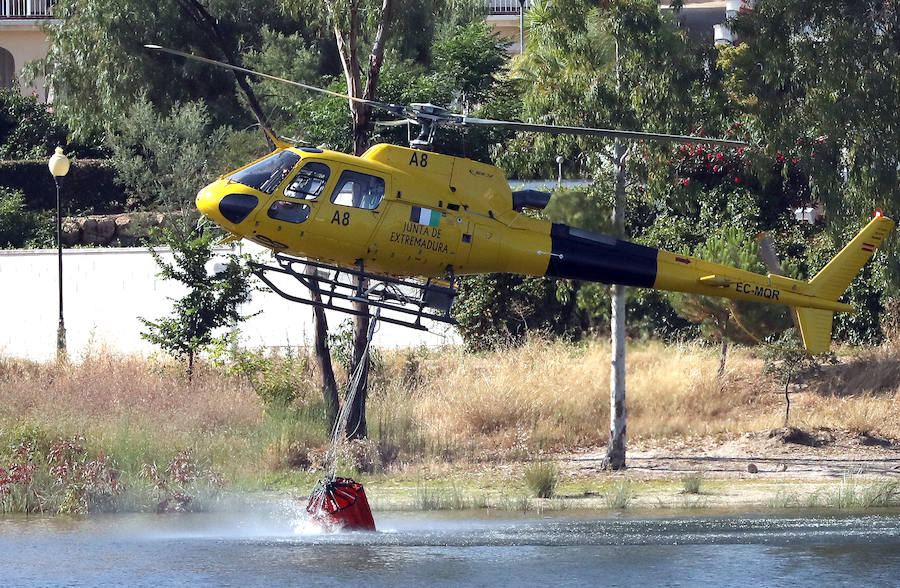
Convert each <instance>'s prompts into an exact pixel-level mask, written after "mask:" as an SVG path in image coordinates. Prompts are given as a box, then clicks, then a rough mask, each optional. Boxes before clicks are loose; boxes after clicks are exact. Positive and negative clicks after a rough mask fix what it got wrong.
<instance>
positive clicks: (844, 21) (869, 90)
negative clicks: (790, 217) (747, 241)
mask: <svg viewBox="0 0 900 588" xmlns="http://www.w3.org/2000/svg"><path fill="white" fill-rule="evenodd" d="M898 11H900V8H898V4H897V2H896V1H888V0H861V1H859V2H841V1H839V0H826V1H824V2H822V1H813V0H767V1H765V2H760V3H759V5H758V6H757V7H756V10H754V11H752V12H747V13H741V14H740V15H739V16H738V17H737V18H736V19H735V21H734V23H733V24H732V28H733V30H734V31H735V32H736V33H737V34H738V35H739V36H740V37H741V38H742V39H744V40H745V41H746V44H742V45H740V46H738V47H735V48H732V49H728V50H726V51H724V52H723V53H722V58H721V59H720V61H719V64H720V67H721V68H722V70H723V71H724V73H725V74H726V76H727V78H726V83H727V87H728V90H729V91H730V93H731V97H732V99H733V101H734V103H735V104H736V105H737V106H739V107H740V109H741V111H742V113H743V115H744V117H745V120H746V122H747V124H748V126H749V127H750V129H751V131H752V132H753V133H754V136H755V137H759V138H761V139H762V144H763V146H764V154H765V156H766V158H767V159H768V160H769V161H771V160H772V159H773V158H775V157H777V155H778V154H781V155H782V156H783V157H784V160H783V165H784V167H785V168H792V167H801V168H802V169H804V170H806V172H807V175H808V190H809V196H810V199H811V200H820V201H821V202H823V203H824V205H825V209H826V214H827V218H828V224H829V229H830V232H831V234H832V236H833V237H834V238H835V239H837V238H838V235H840V234H841V233H842V232H843V230H844V228H845V227H846V226H847V225H854V226H855V225H858V222H859V220H860V219H864V218H870V217H871V215H872V212H873V210H874V209H879V210H883V211H884V212H885V213H886V214H893V215H895V216H896V215H897V214H898V213H900V182H898V171H900V132H898V128H900V103H898V92H897V88H898V87H900V47H898V44H897V39H898V37H900V29H898V26H900V21H898ZM898 243H900V241H898V240H897V239H893V240H891V241H890V242H889V243H887V245H888V249H889V251H890V255H891V258H892V259H891V262H890V263H888V264H885V265H886V266H887V267H890V268H893V269H892V270H891V272H890V273H891V275H890V276H889V277H890V285H891V287H892V289H893V290H894V291H896V289H897V287H898V286H900V271H898V270H897V268H898V267H900V264H898V263H897V258H898V255H900V246H898Z"/></svg>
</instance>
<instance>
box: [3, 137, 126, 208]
mask: <svg viewBox="0 0 900 588" xmlns="http://www.w3.org/2000/svg"><path fill="white" fill-rule="evenodd" d="M51 151H52V150H51ZM51 151H48V152H47V155H46V157H45V158H43V159H29V160H14V161H0V178H2V180H0V184H2V185H3V186H6V187H7V188H11V189H13V190H20V191H21V192H22V193H23V194H24V195H25V208H26V209H28V210H50V209H56V185H55V184H54V183H53V176H51V175H50V171H49V170H48V169H47V159H48V158H49V157H50V153H51ZM60 197H61V204H62V209H63V213H64V214H66V213H67V211H92V212H95V213H98V214H107V213H116V212H123V211H124V210H125V204H126V195H125V191H124V190H123V189H122V187H121V186H119V185H117V184H116V183H115V170H113V168H112V166H111V165H110V163H109V161H107V160H104V159H73V160H72V164H71V167H70V168H69V173H68V174H67V175H66V177H65V179H64V180H63V184H62V188H61V191H60Z"/></svg>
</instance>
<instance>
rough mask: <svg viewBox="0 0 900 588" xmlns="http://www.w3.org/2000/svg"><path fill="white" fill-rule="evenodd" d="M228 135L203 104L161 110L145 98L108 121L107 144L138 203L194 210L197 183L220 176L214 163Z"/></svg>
mask: <svg viewBox="0 0 900 588" xmlns="http://www.w3.org/2000/svg"><path fill="white" fill-rule="evenodd" d="M227 133H228V131H227V129H226V128H224V127H218V128H215V127H214V126H213V122H212V120H211V117H210V115H209V112H208V110H207V108H206V106H205V105H204V104H202V103H197V102H193V103H187V104H177V103H176V104H175V105H174V106H173V107H172V109H171V111H170V112H168V113H167V114H160V113H159V112H157V110H156V108H155V107H154V106H153V105H152V104H151V103H150V101H149V100H148V99H147V98H146V97H141V98H140V99H139V100H138V101H137V102H135V103H134V104H133V105H132V106H131V107H130V108H129V109H128V111H127V113H126V114H125V115H124V116H123V117H122V118H120V119H117V120H115V121H114V122H112V123H110V124H109V126H108V127H107V133H106V145H107V146H108V147H109V149H110V150H111V151H112V157H111V158H110V160H111V163H112V166H113V168H114V169H115V170H116V181H117V182H119V183H120V184H121V185H122V186H124V187H125V188H126V190H127V191H128V194H129V197H130V198H131V200H132V202H133V204H134V205H136V206H151V205H152V206H155V207H157V208H164V209H166V210H173V209H175V210H177V209H182V210H184V209H186V208H190V209H191V210H193V201H194V196H195V195H196V193H197V189H198V186H200V185H202V184H204V183H208V181H210V180H212V179H213V178H214V177H215V176H216V175H217V174H218V170H216V169H215V168H214V165H215V161H216V158H217V156H218V154H219V153H220V152H221V150H222V145H223V144H224V143H225V137H226V135H227ZM191 216H196V215H193V214H192V215H191Z"/></svg>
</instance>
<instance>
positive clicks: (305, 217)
mask: <svg viewBox="0 0 900 588" xmlns="http://www.w3.org/2000/svg"><path fill="white" fill-rule="evenodd" d="M330 176H331V168H329V167H328V166H327V165H326V164H324V163H322V162H319V161H309V162H307V163H306V164H304V165H303V167H301V168H300V170H299V171H298V172H297V173H296V175H294V177H293V178H291V179H290V180H289V181H288V182H287V185H286V186H285V187H284V190H282V191H278V190H274V191H273V192H272V193H273V194H274V196H275V197H274V198H273V199H270V200H269V201H268V203H267V206H266V207H265V208H264V209H262V210H260V211H259V213H257V216H256V226H257V231H258V232H257V233H256V235H255V237H254V238H253V240H254V241H257V242H259V243H262V244H264V245H266V246H268V247H273V248H277V249H289V250H291V251H308V248H309V245H308V243H304V239H305V234H306V232H307V230H308V228H309V226H310V224H311V223H309V222H308V221H309V219H310V218H311V217H314V216H315V215H316V213H317V210H318V207H319V203H318V199H319V195H320V194H321V193H322V192H323V190H324V189H325V185H326V184H327V183H328V179H329V177H330Z"/></svg>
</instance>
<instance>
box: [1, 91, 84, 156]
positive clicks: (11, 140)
mask: <svg viewBox="0 0 900 588" xmlns="http://www.w3.org/2000/svg"><path fill="white" fill-rule="evenodd" d="M67 134H68V129H67V128H66V126H65V125H64V124H62V123H60V122H59V120H57V117H56V116H55V115H54V114H53V113H51V112H49V111H48V110H47V105H46V104H39V103H38V101H37V98H36V97H35V96H22V95H20V94H19V92H18V90H14V89H11V88H0V159H29V158H34V159H38V158H40V159H44V158H46V157H47V154H48V153H52V152H53V149H54V148H55V147H57V146H59V145H66V144H67V141H66V135H67Z"/></svg>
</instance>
